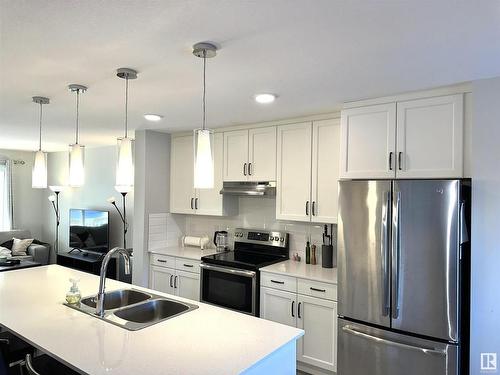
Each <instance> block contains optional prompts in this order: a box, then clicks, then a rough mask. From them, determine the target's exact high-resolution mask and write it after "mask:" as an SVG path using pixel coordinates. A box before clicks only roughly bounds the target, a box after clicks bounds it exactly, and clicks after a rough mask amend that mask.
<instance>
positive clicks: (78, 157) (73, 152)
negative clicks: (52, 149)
mask: <svg viewBox="0 0 500 375" xmlns="http://www.w3.org/2000/svg"><path fill="white" fill-rule="evenodd" d="M68 88H69V90H70V91H71V92H74V93H76V133H75V143H74V144H72V145H69V178H68V181H69V186H71V187H80V186H83V183H84V181H85V167H84V163H85V146H84V145H81V144H80V143H79V137H80V134H79V130H80V129H79V125H80V124H79V114H80V113H79V109H80V93H84V92H85V91H87V87H85V86H82V85H77V84H71V85H69V86H68Z"/></svg>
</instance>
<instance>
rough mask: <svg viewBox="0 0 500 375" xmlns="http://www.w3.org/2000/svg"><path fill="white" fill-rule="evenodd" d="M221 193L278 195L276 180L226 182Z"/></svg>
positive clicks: (260, 195)
mask: <svg viewBox="0 0 500 375" xmlns="http://www.w3.org/2000/svg"><path fill="white" fill-rule="evenodd" d="M220 193H221V194H223V195H237V196H246V197H270V196H275V195H276V182H274V181H271V182H269V181H266V182H247V181H242V182H224V185H223V187H222V190H221V191H220Z"/></svg>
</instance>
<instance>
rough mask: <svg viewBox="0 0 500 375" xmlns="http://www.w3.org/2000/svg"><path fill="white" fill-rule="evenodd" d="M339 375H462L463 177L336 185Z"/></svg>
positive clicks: (466, 212)
mask: <svg viewBox="0 0 500 375" xmlns="http://www.w3.org/2000/svg"><path fill="white" fill-rule="evenodd" d="M339 199H340V200H339V221H338V294H339V296H338V299H339V305H338V311H339V312H338V314H339V317H338V332H339V333H338V375H366V374H371V375H417V374H418V375H422V374H425V375H451V374H453V375H455V374H460V373H461V374H467V373H468V354H467V352H468V327H469V324H468V320H469V318H468V316H469V312H468V303H469V297H468V295H469V278H470V276H469V271H468V270H469V268H470V266H469V260H468V259H469V257H468V253H469V251H468V242H469V240H468V236H467V230H466V227H467V223H468V217H470V182H469V181H467V180H373V181H341V182H340V189H339Z"/></svg>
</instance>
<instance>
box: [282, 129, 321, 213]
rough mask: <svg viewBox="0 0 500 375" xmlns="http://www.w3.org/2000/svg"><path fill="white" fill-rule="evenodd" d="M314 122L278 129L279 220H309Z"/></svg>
mask: <svg viewBox="0 0 500 375" xmlns="http://www.w3.org/2000/svg"><path fill="white" fill-rule="evenodd" d="M311 147H312V145H311V123H310V122H306V123H300V124H291V125H283V126H279V127H278V147H277V149H278V163H277V186H276V219H282V220H295V221H310V215H311Z"/></svg>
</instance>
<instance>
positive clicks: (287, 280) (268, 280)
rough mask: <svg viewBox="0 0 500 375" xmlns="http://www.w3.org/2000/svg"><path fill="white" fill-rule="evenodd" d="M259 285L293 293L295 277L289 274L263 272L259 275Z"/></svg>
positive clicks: (294, 290) (295, 284) (295, 283)
mask: <svg viewBox="0 0 500 375" xmlns="http://www.w3.org/2000/svg"><path fill="white" fill-rule="evenodd" d="M260 285H262V286H267V287H269V288H274V289H281V290H287V291H289V292H293V293H296V292H297V279H296V278H295V277H290V276H284V275H276V274H273V273H264V272H263V273H261V276H260Z"/></svg>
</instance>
